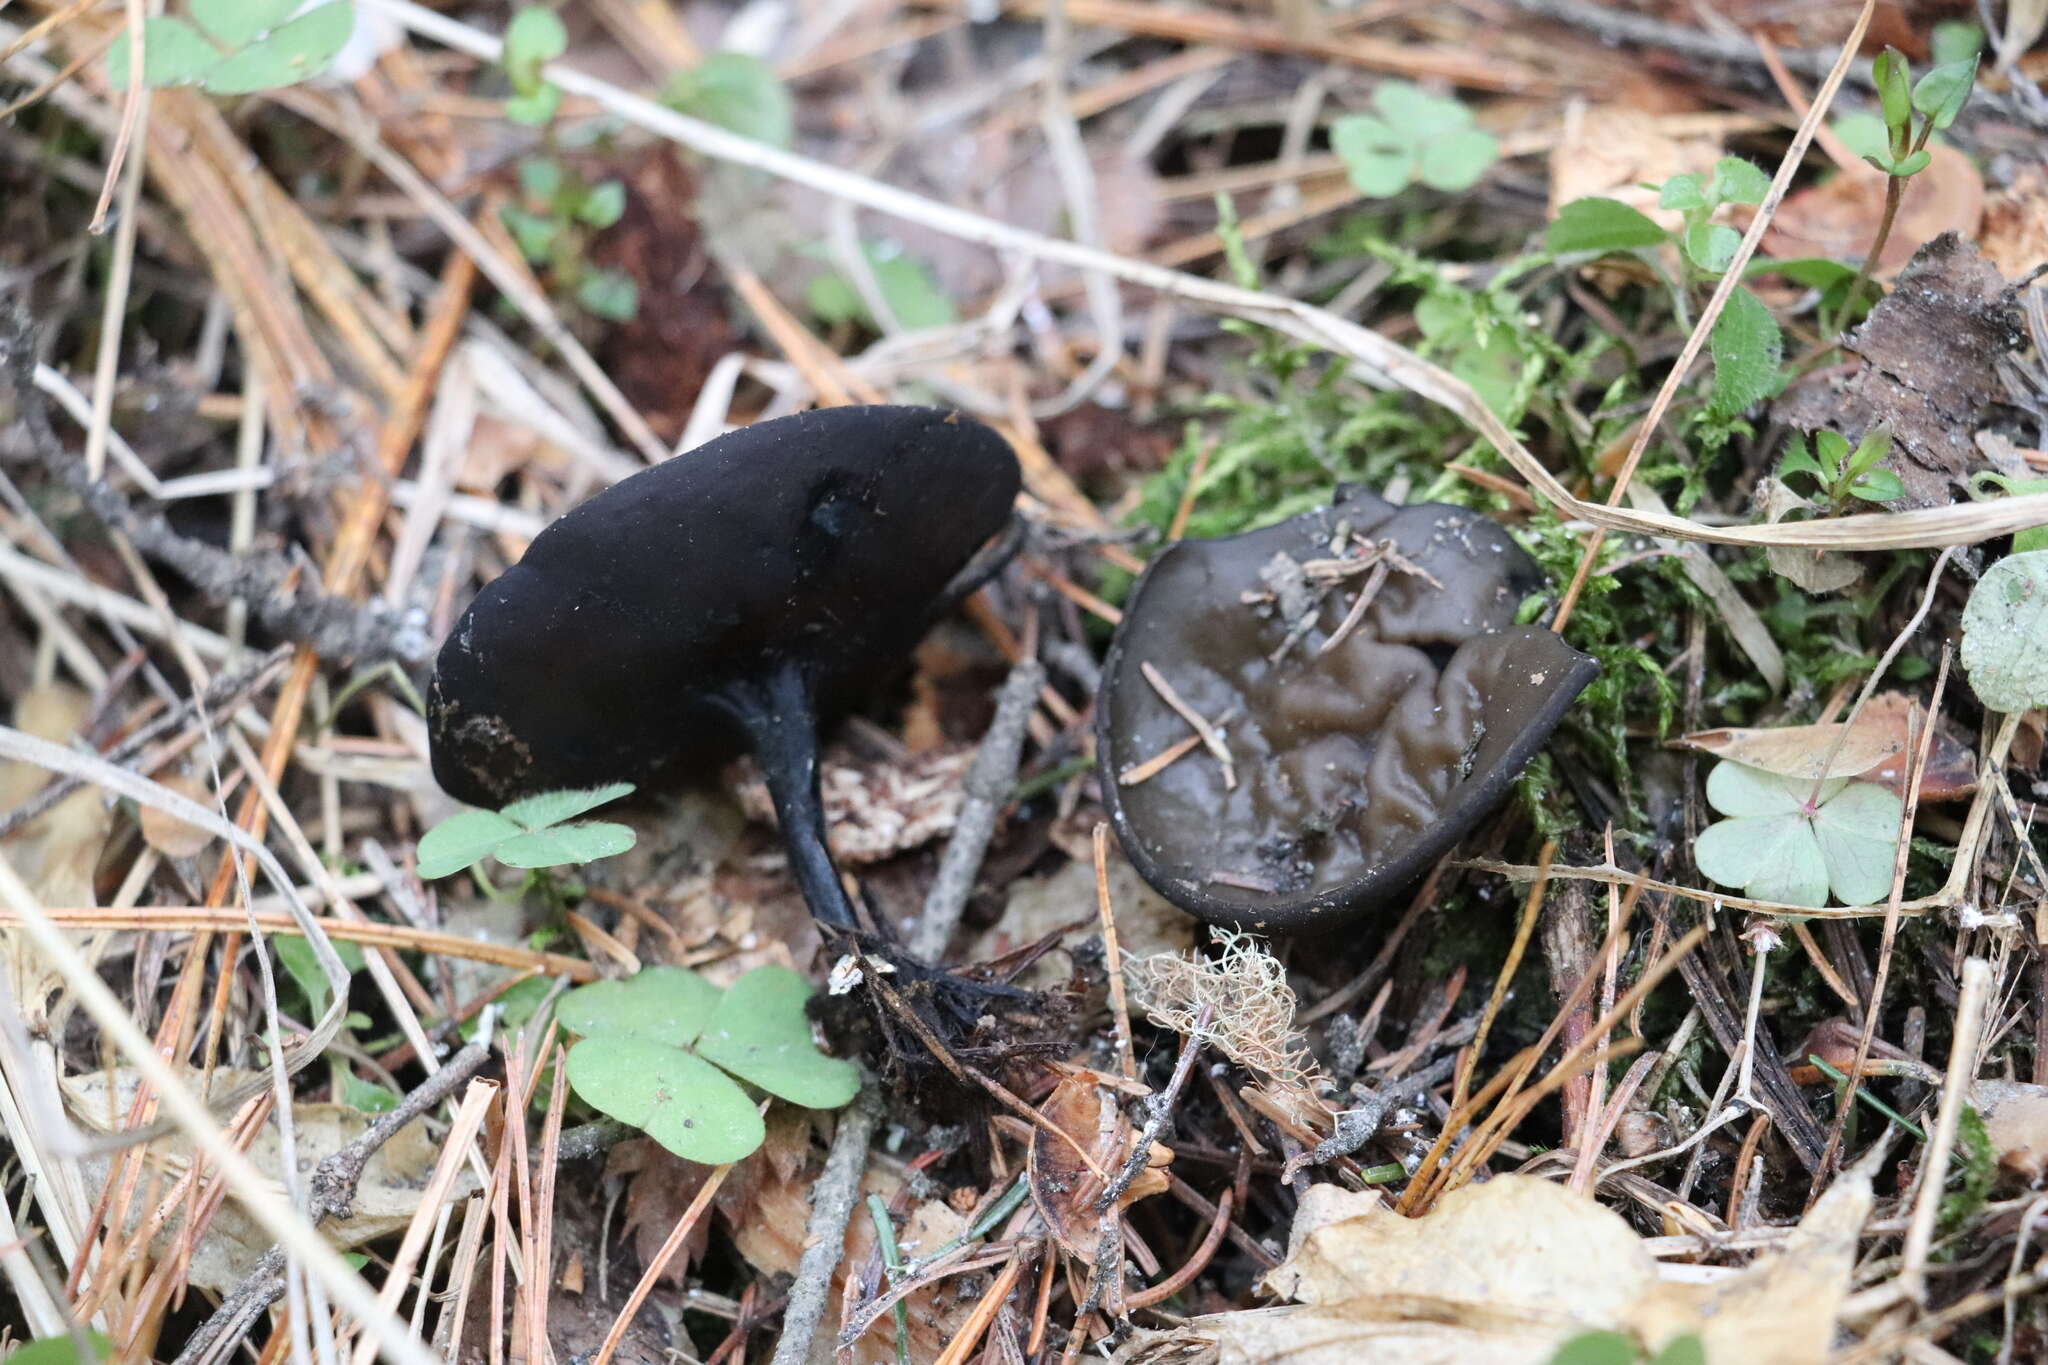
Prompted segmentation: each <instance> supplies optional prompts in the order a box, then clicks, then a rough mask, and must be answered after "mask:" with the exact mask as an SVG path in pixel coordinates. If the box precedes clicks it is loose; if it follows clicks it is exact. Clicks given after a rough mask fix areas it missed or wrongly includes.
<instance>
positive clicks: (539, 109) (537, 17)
mask: <svg viewBox="0 0 2048 1365" xmlns="http://www.w3.org/2000/svg"><path fill="white" fill-rule="evenodd" d="M568 50H569V30H568V29H566V28H564V27H562V21H561V19H560V17H559V16H557V15H556V14H555V12H554V11H553V10H551V9H542V8H540V7H538V6H535V7H533V8H530V9H523V10H521V11H519V13H517V14H515V15H513V16H512V22H511V23H510V24H508V25H507V26H506V28H505V53H504V57H503V59H502V60H503V61H504V64H505V75H506V77H507V78H508V79H509V80H510V81H511V82H512V97H511V98H510V99H508V100H506V101H505V117H506V118H508V119H511V120H512V121H513V122H514V123H524V124H526V125H527V126H529V127H533V128H538V127H541V126H542V125H544V124H547V123H551V122H553V121H554V117H555V113H556V111H557V110H559V109H560V108H561V107H562V90H561V87H560V86H558V85H556V84H555V83H554V82H553V81H551V80H549V79H547V78H546V77H545V76H543V75H541V68H542V67H544V66H546V65H547V64H548V63H549V62H551V61H553V60H555V58H557V57H559V56H561V55H562V54H563V53H564V52H567V51H568Z"/></svg>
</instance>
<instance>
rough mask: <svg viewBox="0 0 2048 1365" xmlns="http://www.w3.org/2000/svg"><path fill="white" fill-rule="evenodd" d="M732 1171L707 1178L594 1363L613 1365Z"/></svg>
mask: <svg viewBox="0 0 2048 1365" xmlns="http://www.w3.org/2000/svg"><path fill="white" fill-rule="evenodd" d="M730 1174H732V1163H731V1162H730V1161H728V1162H726V1163H725V1164H724V1165H722V1166H714V1167H712V1168H711V1174H710V1175H708V1176H706V1177H704V1183H703V1184H702V1185H699V1186H698V1187H697V1197H696V1198H694V1199H692V1200H691V1201H690V1206H689V1207H688V1208H686V1209H684V1210H683V1216H682V1217H680V1218H678V1219H676V1225H675V1226H674V1227H673V1228H671V1229H669V1234H668V1240H667V1241H665V1242H663V1243H662V1244H661V1249H660V1250H659V1251H657V1252H655V1253H654V1259H653V1260H651V1261H649V1262H648V1263H647V1269H646V1270H645V1271H643V1272H641V1275H640V1282H639V1283H638V1284H636V1285H634V1286H633V1292H632V1293H631V1294H630V1295H628V1296H627V1298H626V1306H625V1307H624V1308H621V1309H620V1310H619V1316H618V1317H617V1318H615V1319H613V1321H612V1325H611V1330H610V1331H608V1332H606V1333H605V1334H604V1344H603V1345H602V1346H600V1347H599V1348H598V1351H597V1358H596V1359H595V1360H594V1361H592V1362H591V1365H610V1363H611V1358H612V1354H613V1353H614V1352H615V1351H617V1350H618V1349H619V1342H620V1341H622V1340H624V1338H625V1335H626V1329H627V1328H628V1327H630V1326H632V1325H633V1319H634V1318H635V1317H637V1316H638V1315H639V1313H640V1307H641V1305H642V1304H644V1303H646V1302H647V1296H648V1295H649V1294H651V1293H653V1292H654V1285H655V1282H656V1281H658V1280H659V1279H660V1278H661V1276H662V1273H663V1272H664V1271H666V1270H667V1269H668V1264H669V1262H670V1261H673V1260H674V1259H675V1258H676V1253H677V1252H679V1251H681V1250H682V1249H683V1243H684V1242H686V1241H688V1240H689V1238H690V1231H691V1229H693V1228H695V1227H696V1226H697V1222H698V1220H699V1219H701V1218H702V1217H703V1216H704V1211H705V1210H706V1209H709V1208H710V1207H711V1199H712V1196H714V1195H716V1194H717V1193H718V1187H719V1186H721V1185H723V1184H724V1183H725V1178H726V1176H728V1175H730ZM842 1235H843V1234H842ZM529 1288H530V1289H531V1290H532V1292H534V1293H536V1294H545V1293H547V1292H548V1287H547V1286H546V1285H544V1284H543V1285H531V1286H529ZM493 1354H496V1353H495V1352H493Z"/></svg>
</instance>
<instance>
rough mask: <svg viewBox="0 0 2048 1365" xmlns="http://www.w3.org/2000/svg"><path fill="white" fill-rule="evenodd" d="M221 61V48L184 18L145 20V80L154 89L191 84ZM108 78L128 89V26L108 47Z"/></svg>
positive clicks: (143, 27) (143, 65)
mask: <svg viewBox="0 0 2048 1365" xmlns="http://www.w3.org/2000/svg"><path fill="white" fill-rule="evenodd" d="M219 64H220V49H218V48H216V47H215V46H214V45H213V44H212V43H209V42H207V41H206V39H204V38H202V37H200V36H199V30H198V29H196V28H194V27H192V25H190V24H188V23H186V22H185V21H184V20H183V19H165V18H156V19H145V20H144V21H143V24H142V83H143V84H144V85H146V86H149V87H150V88H151V89H160V88H161V87H163V86H167V85H191V84H193V83H195V82H197V81H199V80H200V79H202V78H203V77H204V76H205V75H206V73H207V72H208V71H211V70H212V69H213V68H214V67H215V66H217V65H219ZM107 80H108V82H109V83H110V84H111V85H112V86H113V87H114V89H116V90H126V89H127V88H128V31H127V30H126V29H125V28H124V29H122V30H121V33H120V36H118V37H117V38H115V39H114V45H113V46H112V47H110V48H108V49H107Z"/></svg>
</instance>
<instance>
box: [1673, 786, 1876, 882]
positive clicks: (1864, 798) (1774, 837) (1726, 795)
mask: <svg viewBox="0 0 2048 1365" xmlns="http://www.w3.org/2000/svg"><path fill="white" fill-rule="evenodd" d="M1809 798H1814V799H1812V801H1811V804H1809ZM1707 801H1708V803H1709V804H1710V805H1712V806H1713V808H1714V809H1715V810H1717V811H1719V812H1721V814H1723V815H1726V816H1729V817H1731V818H1729V819H1726V820H1723V821H1721V822H1720V823H1718V824H1715V825H1710V826H1709V827H1708V828H1707V829H1705V830H1703V831H1702V832H1701V833H1700V837H1699V838H1698V840H1697V841H1695V842H1694V844H1693V861H1694V862H1696V863H1697V864H1698V865H1699V869H1700V871H1701V872H1702V873H1703V874H1705V875H1706V877H1707V878H1708V879H1709V880H1711V881H1714V882H1716V883H1718V884H1719V885H1721V886H1732V887H1735V888H1737V889H1738V890H1741V891H1742V892H1744V893H1745V894H1747V895H1749V896H1752V897H1754V898H1756V899H1757V900H1767V901H1776V902H1778V903H1779V904H1781V905H1810V906H1815V907H1819V906H1823V905H1826V904H1827V902H1828V892H1829V891H1830V890H1832V891H1833V892H1834V894H1835V899H1837V900H1839V901H1841V902H1842V904H1844V905H1869V904H1871V903H1872V902H1874V901H1877V900H1880V899H1882V898H1883V897H1884V896H1885V895H1887V894H1889V892H1890V891H1891V886H1892V865H1893V861H1894V858H1895V856H1896V854H1897V852H1898V843H1899V818H1900V814H1901V812H1902V810H1903V803H1902V802H1901V801H1900V800H1899V798H1898V797H1897V796H1896V795H1895V794H1894V793H1892V792H1890V791H1888V790H1886V789H1885V788H1883V787H1880V786H1878V785H1877V784H1876V783H1874V782H1855V781H1850V780H1849V779H1846V778H1836V779H1833V780H1831V781H1828V782H1823V783H1821V784H1820V786H1819V790H1818V795H1817V797H1816V795H1815V787H1814V783H1813V782H1812V781H1811V780H1810V779H1807V778H1798V777H1781V776H1779V775H1778V774H1776V773H1767V772H1764V771H1762V770H1761V769H1758V768H1746V767H1744V766H1743V765H1742V764H1740V763H1722V764H1721V765H1720V766H1718V767H1717V768H1715V769H1714V771H1713V772H1712V773H1711V774H1710V775H1709V776H1708V777H1707Z"/></svg>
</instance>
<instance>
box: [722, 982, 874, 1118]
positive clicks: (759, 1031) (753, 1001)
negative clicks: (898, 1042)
mask: <svg viewBox="0 0 2048 1365" xmlns="http://www.w3.org/2000/svg"><path fill="white" fill-rule="evenodd" d="M810 994H811V988H810V986H809V984H808V983H806V982H805V981H804V979H803V978H802V977H800V976H798V975H797V974H796V973H795V972H793V971H791V970H789V968H787V967H774V966H769V967H756V968H755V969H754V970H752V971H750V972H748V973H747V974H746V975H745V976H743V977H741V978H740V979H739V980H737V981H735V982H733V984H732V986H731V988H730V989H728V990H727V991H726V993H725V998H724V999H723V1000H721V1001H719V1002H718V1009H717V1011H716V1012H715V1013H713V1015H712V1016H711V1022H710V1023H709V1024H708V1025H706V1026H705V1029H704V1036H703V1037H701V1038H699V1039H698V1040H697V1053H698V1055H699V1056H701V1057H703V1058H705V1059H706V1060H707V1061H711V1062H716V1063H717V1064H718V1065H719V1066H722V1067H724V1068H725V1069H726V1070H727V1071H730V1072H731V1073H732V1074H733V1075H735V1076H737V1077H739V1078H740V1079H741V1080H743V1081H746V1082H747V1083H748V1084H750V1085H756V1086H759V1087H760V1088H761V1089H763V1090H765V1091H767V1092H768V1093H769V1094H771V1095H774V1096H775V1097H776V1098H778V1099H785V1100H788V1101H789V1102H790V1103H792V1104H800V1105H803V1106H804V1107H805V1108H806V1109H837V1108H838V1107H839V1106H840V1105H842V1104H845V1103H847V1102H848V1101H849V1100H851V1099H852V1098H853V1096H854V1093H855V1092H856V1091H858V1090H859V1089H860V1072H859V1070H858V1069H857V1068H855V1067H854V1065H853V1064H852V1063H851V1062H844V1061H840V1060H838V1059H837V1058H834V1057H827V1056H825V1055H824V1054H823V1053H821V1052H819V1051H818V1048H817V1045H816V1044H815V1043H813V1042H812V1041H811V1023H810V1020H809V1019H807V1018H806V1017H805V1016H804V1001H805V1000H807V999H808V998H809V997H810Z"/></svg>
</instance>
